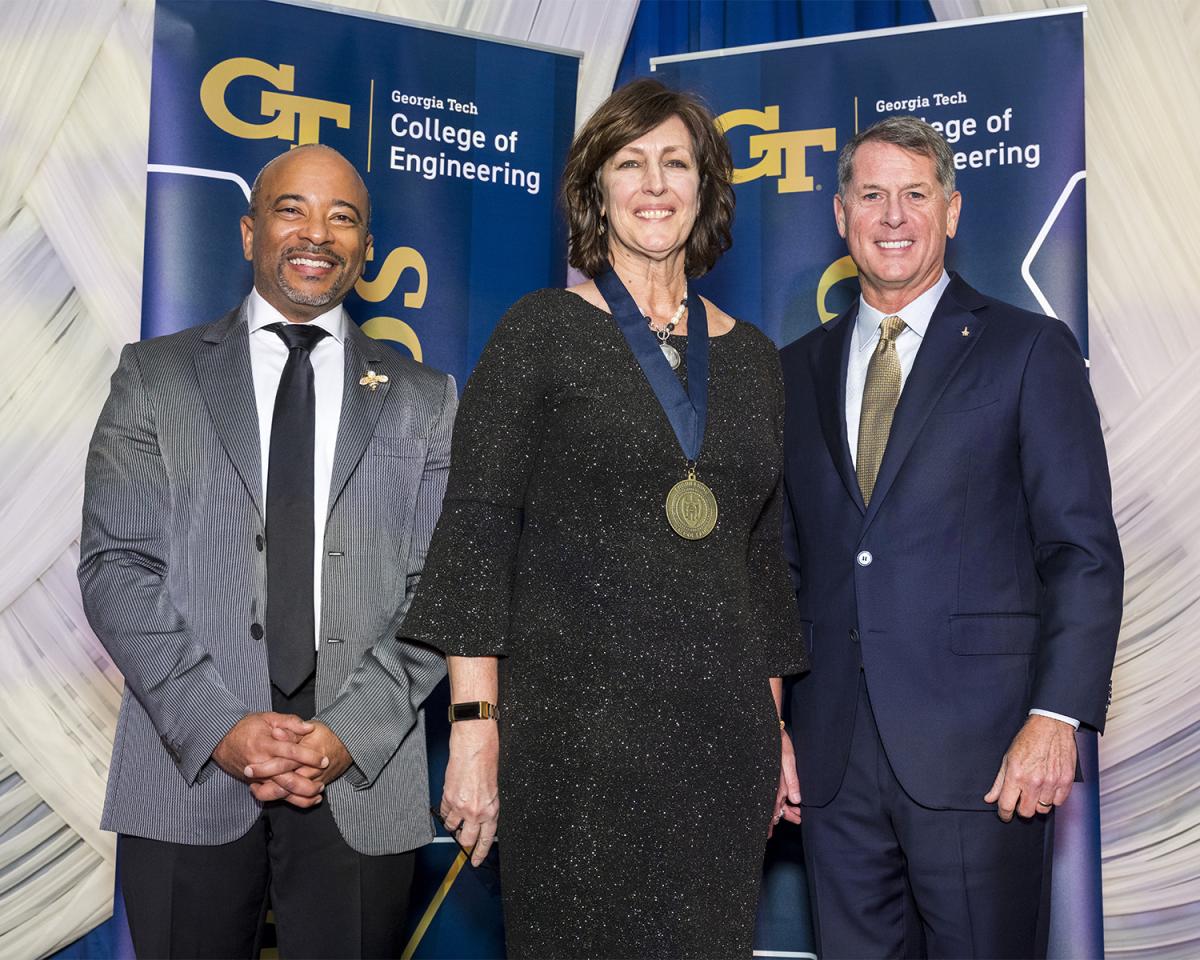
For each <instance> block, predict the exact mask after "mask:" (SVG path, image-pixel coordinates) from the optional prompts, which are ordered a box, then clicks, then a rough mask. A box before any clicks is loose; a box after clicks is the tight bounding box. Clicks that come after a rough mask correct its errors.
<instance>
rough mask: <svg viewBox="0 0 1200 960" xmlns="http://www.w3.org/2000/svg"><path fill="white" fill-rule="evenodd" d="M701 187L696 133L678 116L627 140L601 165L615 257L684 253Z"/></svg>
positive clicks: (646, 257)
mask: <svg viewBox="0 0 1200 960" xmlns="http://www.w3.org/2000/svg"><path fill="white" fill-rule="evenodd" d="M699 193H700V174H699V172H698V171H697V169H696V161H695V151H694V148H693V146H692V137H691V134H690V133H688V129H687V127H686V126H685V125H684V122H683V121H682V120H680V119H679V117H671V118H670V119H668V120H665V121H664V122H662V123H660V124H659V125H658V126H657V127H655V128H654V129H653V130H651V131H649V132H648V133H644V134H642V135H641V136H640V137H637V138H635V139H634V140H633V141H632V142H630V143H627V144H626V145H625V146H623V147H622V148H621V149H620V150H618V151H617V152H616V153H615V154H613V155H612V156H611V157H610V158H609V159H608V160H606V161H605V162H604V165H603V166H602V167H601V168H600V195H601V198H602V207H601V212H602V213H603V214H604V216H605V217H606V218H607V221H608V230H609V253H610V254H611V255H612V256H613V258H614V259H618V258H619V259H625V258H628V257H631V256H632V257H635V258H638V259H643V260H652V261H661V260H666V259H668V258H669V257H671V256H673V255H678V256H680V257H682V256H683V254H684V249H685V247H686V245H687V240H688V236H689V235H690V234H691V232H692V227H693V225H694V224H695V222H696V213H697V208H698V197H699Z"/></svg>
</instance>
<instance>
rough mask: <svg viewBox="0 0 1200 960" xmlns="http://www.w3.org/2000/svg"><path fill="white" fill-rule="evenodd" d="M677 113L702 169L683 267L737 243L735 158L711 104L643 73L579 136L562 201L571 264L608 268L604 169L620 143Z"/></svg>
mask: <svg viewBox="0 0 1200 960" xmlns="http://www.w3.org/2000/svg"><path fill="white" fill-rule="evenodd" d="M671 117H679V119H680V120H682V121H683V125H684V126H685V127H687V129H688V132H689V133H690V134H691V135H692V147H693V150H694V152H695V157H696V167H697V171H698V172H699V174H700V192H699V196H698V197H697V213H696V223H695V225H694V226H693V227H692V232H691V234H690V235H689V236H688V239H687V250H686V254H685V259H684V272H685V273H686V274H687V275H688V276H689V277H699V276H702V275H704V274H705V273H707V272H708V271H709V270H711V269H712V267H713V264H715V263H716V262H717V260H718V259H719V258H720V256H721V254H723V253H724V252H725V251H726V250H728V249H729V247H730V246H731V245H732V243H733V237H732V236H731V234H730V227H731V225H732V224H733V203H734V198H733V184H732V182H731V178H732V177H733V158H732V157H731V156H730V153H729V145H728V144H727V143H726V142H725V136H724V134H722V133H721V131H720V130H719V129H717V124H716V120H715V119H714V118H713V115H712V111H711V110H709V109H708V107H707V106H705V104H704V103H703V101H701V100H700V98H699V97H697V96H695V95H694V94H691V93H681V92H679V91H677V90H671V89H669V88H668V87H666V86H664V85H663V84H662V83H660V82H659V81H657V80H652V79H650V78H649V77H643V78H641V79H638V80H634V81H632V82H630V83H627V84H625V86H623V87H621V89H619V90H616V91H614V92H613V94H612V96H610V97H609V98H608V99H607V100H605V101H604V102H603V103H602V104H600V106H599V107H598V108H597V109H596V112H595V113H593V114H592V115H591V117H590V118H589V119H588V122H587V123H585V124H584V125H583V129H581V130H580V131H579V133H578V134H576V136H575V140H574V142H573V143H572V144H571V150H570V152H569V153H568V154H567V165H566V169H564V170H563V185H562V202H563V207H564V208H565V209H566V214H567V226H568V228H569V229H570V255H569V258H568V259H569V261H570V264H571V266H573V267H575V268H576V269H578V270H581V271H583V272H584V273H585V274H587V275H588V276H589V277H594V276H596V275H598V274H600V273H603V272H604V271H605V270H607V269H608V265H609V260H608V234H607V232H606V230H605V227H604V221H603V219H602V217H601V215H600V206H601V196H600V168H601V167H603V166H604V163H605V162H606V161H607V160H608V159H609V158H610V157H611V156H612V155H613V154H614V153H616V152H617V151H618V150H620V149H621V148H622V147H624V146H625V145H626V144H628V143H630V142H632V141H633V140H636V139H637V138H638V137H640V136H641V135H642V134H644V133H648V132H649V131H651V130H653V129H654V128H655V127H657V126H658V125H659V124H660V123H665V122H666V121H667V120H670V119H671Z"/></svg>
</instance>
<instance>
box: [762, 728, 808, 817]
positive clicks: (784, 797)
mask: <svg viewBox="0 0 1200 960" xmlns="http://www.w3.org/2000/svg"><path fill="white" fill-rule="evenodd" d="M779 735H780V748H779V749H780V757H779V789H777V790H776V791H775V813H774V815H773V816H772V817H771V825H770V826H769V827H767V837H770V836H771V835H772V834H773V833H774V832H775V826H776V824H778V823H779V821H780V820H786V821H787V822H788V823H799V822H800V777H799V776H797V774H796V754H795V753H794V752H793V750H792V738H791V737H789V736H788V734H787V731H786V730H780V731H779Z"/></svg>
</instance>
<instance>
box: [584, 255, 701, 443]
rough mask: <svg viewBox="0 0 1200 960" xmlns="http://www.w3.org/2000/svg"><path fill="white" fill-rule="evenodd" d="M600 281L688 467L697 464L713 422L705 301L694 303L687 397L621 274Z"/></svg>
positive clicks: (690, 314) (691, 306)
mask: <svg viewBox="0 0 1200 960" xmlns="http://www.w3.org/2000/svg"><path fill="white" fill-rule="evenodd" d="M595 279H596V286H597V288H598V289H599V290H600V295H601V296H603V297H604V301H605V303H607V304H608V309H609V310H610V311H612V315H613V319H614V320H616V321H617V326H618V327H620V328H621V333H622V334H624V336H625V342H626V343H628V344H629V349H630V350H632V351H633V355H634V357H636V358H637V362H638V365H639V366H640V367H641V368H642V373H644V374H645V375H646V379H647V380H648V381H649V382H650V389H651V390H653V391H654V396H656V397H657V398H658V402H659V404H660V405H661V406H662V408H663V413H665V414H666V415H667V419H668V420H669V421H671V429H673V430H674V431H675V436H676V438H677V439H678V440H679V446H680V447H682V448H683V455H684V456H685V457H687V458H688V462H690V463H695V462H696V460H698V459H699V457H700V446H701V445H702V444H703V443H704V426H705V423H706V422H707V420H708V314H707V313H706V312H705V310H704V301H703V300H701V299H700V297H699V295H696V296H689V297H688V344H687V381H688V388H687V393H684V390H683V384H682V383H680V382H679V377H678V376H677V375H676V373H675V371H674V370H672V369H671V365H670V364H669V363H668V362H667V358H666V357H665V356H663V352H662V349H661V348H660V347H659V341H658V337H657V336H655V334H654V331H653V330H651V329H650V328H649V327H648V326H647V325H646V318H645V317H644V316H642V311H641V310H639V309H638V306H637V304H636V303H635V302H634V300H633V297H631V296H630V295H629V291H628V290H626V289H625V284H623V283H622V282H621V278H620V277H618V276H617V274H616V271H614V270H612V269H609V270H605V271H604V273H602V274H600V275H599V276H598V277H596V278H595Z"/></svg>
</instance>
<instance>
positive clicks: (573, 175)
mask: <svg viewBox="0 0 1200 960" xmlns="http://www.w3.org/2000/svg"><path fill="white" fill-rule="evenodd" d="M731 171H732V164H731V161H730V155H729V150H728V147H727V146H726V144H725V141H724V138H723V137H722V136H721V134H720V133H719V132H718V131H717V129H716V127H715V125H714V121H713V118H712V115H711V114H710V113H709V112H708V111H707V110H706V109H705V108H704V107H703V106H702V105H700V104H699V102H698V101H696V100H695V99H694V98H693V97H691V96H688V95H686V94H680V93H676V92H673V91H670V90H668V89H666V88H665V87H663V86H662V85H661V84H659V83H657V82H656V81H653V80H639V81H635V82H634V83H632V84H629V85H628V86H626V87H624V88H622V89H621V90H619V91H617V92H616V93H614V94H613V95H612V96H611V97H610V98H609V99H608V100H607V101H606V102H605V103H604V104H603V105H602V106H601V107H600V108H599V109H598V110H597V111H596V113H595V115H594V116H593V117H592V118H591V119H590V120H589V121H588V123H587V124H586V125H585V126H584V128H583V130H582V131H580V133H579V135H578V136H577V138H576V140H575V142H574V144H573V145H572V148H571V152H570V155H569V158H568V161H567V169H566V172H565V175H564V199H565V202H566V207H567V211H568V215H569V219H570V226H571V263H572V265H573V266H575V267H577V268H579V269H580V270H582V271H583V272H584V273H585V274H586V275H587V276H590V277H592V278H593V279H592V280H589V281H587V282H586V283H582V284H580V285H578V286H576V287H572V288H570V289H569V290H541V291H538V292H535V293H532V294H530V295H528V296H526V297H524V298H523V299H522V300H520V301H519V302H518V303H516V304H515V305H514V306H513V307H512V308H511V309H510V310H509V311H508V313H507V314H506V315H505V316H504V318H503V319H502V320H501V322H500V324H499V325H498V326H497V328H496V330H495V332H494V334H493V335H492V338H491V340H490V342H489V343H488V346H487V348H486V349H485V351H484V353H483V356H482V358H481V359H480V361H479V365H478V366H477V367H476V369H475V372H474V374H473V376H472V377H471V380H470V382H469V383H468V384H467V387H466V391H465V393H464V395H463V399H462V406H461V408H460V410H459V414H458V420H457V423H456V425H455V431H454V448H453V454H452V461H451V468H450V479H449V487H448V489H447V492H446V499H445V506H444V509H443V513H442V519H441V522H440V523H439V525H438V528H437V532H436V533H435V535H434V538H433V543H432V545H431V546H430V550H429V555H428V558H427V561H426V565H425V572H424V576H423V581H422V584H421V589H420V591H419V592H418V596H417V598H416V600H415V602H414V605H413V607H412V610H411V611H410V612H409V614H408V617H407V619H406V621H405V625H404V632H405V634H406V635H408V636H411V637H413V638H415V639H417V640H421V641H424V642H426V643H429V644H432V645H434V646H436V647H439V648H440V649H442V650H444V651H445V653H446V655H447V660H448V664H449V672H450V684H451V700H452V702H453V704H454V705H453V706H452V707H451V711H452V714H454V715H455V718H456V722H454V723H453V725H452V727H451V735H450V761H449V765H448V767H447V770H446V783H445V792H444V794H443V797H442V802H441V813H442V814H443V816H444V819H445V821H446V824H447V826H448V827H450V828H451V829H454V828H456V827H457V828H458V834H459V839H460V842H461V843H463V844H464V845H465V846H467V847H470V846H471V845H472V844H476V845H475V852H474V860H475V861H476V862H479V861H481V860H482V858H483V856H484V854H485V853H486V851H487V849H488V847H489V846H490V845H491V843H492V842H493V838H494V837H495V835H496V830H497V822H498V818H499V811H500V806H501V801H502V802H503V810H504V820H503V836H504V844H503V852H502V871H503V886H504V914H505V927H506V935H507V941H508V952H509V956H510V957H558V958H562V957H731V956H738V955H740V956H749V955H750V953H751V940H752V936H753V931H754V921H755V910H756V904H757V899H758V889H759V882H760V875H761V869H762V857H763V849H764V845H765V842H766V838H767V834H768V830H769V828H770V826H771V825H772V824H773V823H776V822H778V820H779V818H780V817H781V816H783V815H785V812H786V815H787V816H788V817H789V819H795V818H796V814H795V812H794V810H793V808H792V804H797V803H798V802H799V799H800V797H799V790H798V788H797V787H796V780H795V765H794V761H793V758H792V754H791V745H790V742H789V740H788V738H787V737H786V736H781V734H780V726H781V724H780V722H779V703H780V698H781V683H782V681H781V679H780V678H781V676H782V675H784V674H788V673H794V672H799V671H801V670H803V669H805V668H806V665H807V650H806V649H805V648H804V645H803V643H802V641H801V639H800V635H799V631H798V628H797V625H796V621H795V620H794V619H793V617H794V613H793V607H794V602H793V598H792V594H791V590H790V587H789V585H788V582H787V574H786V571H785V564H784V561H783V558H782V553H781V546H780V524H781V515H782V514H781V511H782V509H783V496H782V479H781V465H782V450H781V437H782V430H783V410H782V403H783V389H782V383H781V378H780V373H779V364H778V361H777V359H776V353H775V348H774V346H773V345H772V344H771V342H770V341H769V340H768V339H767V338H766V337H765V336H763V334H761V333H760V332H759V331H758V330H757V329H756V328H755V327H753V326H751V325H750V324H747V323H736V322H735V321H734V320H733V318H732V317H729V316H728V315H726V314H725V313H723V312H722V311H721V310H719V309H718V308H717V307H716V306H714V305H713V304H712V303H709V302H708V301H706V300H704V299H703V298H700V297H698V296H696V295H695V294H689V293H688V291H687V280H688V278H689V277H697V276H700V275H701V274H703V273H704V272H706V271H707V270H708V269H710V268H711V267H712V265H713V263H715V261H716V259H717V257H718V256H720V254H721V253H722V252H723V251H724V250H725V249H727V248H728V246H729V243H730V236H729V225H730V221H731V219H732V213H733V190H732V187H731V186H730V176H731ZM681 481H682V482H681ZM500 659H502V660H503V661H504V666H503V669H500V670H498V660H500ZM768 679H769V683H768ZM496 704H498V705H499V718H500V719H499V724H497V723H496V722H495V711H494V710H493V709H492V706H493V705H496ZM468 721H469V722H468ZM781 759H782V762H781Z"/></svg>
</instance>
